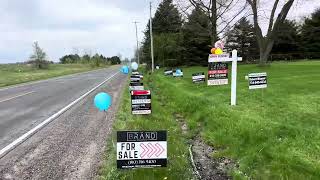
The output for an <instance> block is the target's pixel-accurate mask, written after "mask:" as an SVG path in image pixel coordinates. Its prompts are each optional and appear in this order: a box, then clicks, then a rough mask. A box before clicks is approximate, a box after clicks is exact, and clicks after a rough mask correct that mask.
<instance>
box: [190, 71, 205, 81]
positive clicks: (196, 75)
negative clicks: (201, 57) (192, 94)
mask: <svg viewBox="0 0 320 180" xmlns="http://www.w3.org/2000/svg"><path fill="white" fill-rule="evenodd" d="M205 81H206V76H205V75H204V72H201V73H194V74H192V82H193V83H204V82H205Z"/></svg>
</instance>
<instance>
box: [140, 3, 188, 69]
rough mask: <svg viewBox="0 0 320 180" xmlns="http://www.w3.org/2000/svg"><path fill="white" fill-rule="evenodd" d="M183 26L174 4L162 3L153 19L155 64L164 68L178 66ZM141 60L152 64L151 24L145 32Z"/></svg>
mask: <svg viewBox="0 0 320 180" xmlns="http://www.w3.org/2000/svg"><path fill="white" fill-rule="evenodd" d="M181 26H182V19H181V16H180V13H179V11H178V9H177V8H176V6H175V5H174V4H173V3H172V0H164V1H162V2H161V3H160V4H159V7H158V8H157V11H156V13H155V16H154V17H153V18H152V28H153V31H152V32H153V36H154V57H155V64H161V65H162V66H171V65H176V64H178V60H179V53H178V51H179V46H178V44H179V41H180V40H179V37H180V31H181ZM141 60H142V62H145V63H147V64H150V62H151V56H150V22H149V23H148V25H147V28H146V31H145V39H144V42H143V44H142V55H141ZM167 61H170V62H167ZM172 61H173V62H172Z"/></svg>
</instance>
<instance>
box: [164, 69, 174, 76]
mask: <svg viewBox="0 0 320 180" xmlns="http://www.w3.org/2000/svg"><path fill="white" fill-rule="evenodd" d="M172 74H173V71H172V69H167V70H165V71H164V75H165V76H170V75H172Z"/></svg>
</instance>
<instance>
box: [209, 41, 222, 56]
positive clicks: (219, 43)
mask: <svg viewBox="0 0 320 180" xmlns="http://www.w3.org/2000/svg"><path fill="white" fill-rule="evenodd" d="M223 48H224V43H223V42H222V41H221V40H219V41H217V42H216V43H215V44H214V48H212V49H211V54H222V53H223V51H222V50H223Z"/></svg>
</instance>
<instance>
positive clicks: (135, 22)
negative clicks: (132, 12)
mask: <svg viewBox="0 0 320 180" xmlns="http://www.w3.org/2000/svg"><path fill="white" fill-rule="evenodd" d="M133 23H134V24H135V26H136V39H137V58H138V64H140V56H139V40H138V28H137V23H139V22H137V21H134V22H133Z"/></svg>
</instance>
